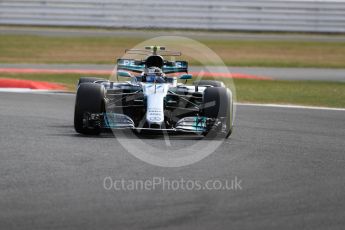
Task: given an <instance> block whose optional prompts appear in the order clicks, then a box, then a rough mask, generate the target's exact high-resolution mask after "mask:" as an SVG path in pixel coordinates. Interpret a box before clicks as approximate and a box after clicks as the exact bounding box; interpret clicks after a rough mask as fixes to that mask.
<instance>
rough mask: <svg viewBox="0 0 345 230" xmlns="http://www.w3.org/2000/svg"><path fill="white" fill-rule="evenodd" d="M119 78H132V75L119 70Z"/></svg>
mask: <svg viewBox="0 0 345 230" xmlns="http://www.w3.org/2000/svg"><path fill="white" fill-rule="evenodd" d="M117 76H118V77H132V74H130V73H129V72H127V71H122V70H118V71H117Z"/></svg>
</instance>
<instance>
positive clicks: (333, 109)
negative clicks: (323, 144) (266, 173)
mask: <svg viewBox="0 0 345 230" xmlns="http://www.w3.org/2000/svg"><path fill="white" fill-rule="evenodd" d="M0 92H11V93H37V94H59V95H74V93H71V92H63V91H50V90H39V89H26V88H0ZM235 104H236V105H239V106H255V107H272V108H274V107H275V108H290V109H313V110H331V111H345V108H330V107H317V106H303V105H279V104H255V103H235Z"/></svg>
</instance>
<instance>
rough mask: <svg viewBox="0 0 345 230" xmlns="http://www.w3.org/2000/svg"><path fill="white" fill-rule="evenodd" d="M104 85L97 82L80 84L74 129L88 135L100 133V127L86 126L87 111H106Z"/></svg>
mask: <svg viewBox="0 0 345 230" xmlns="http://www.w3.org/2000/svg"><path fill="white" fill-rule="evenodd" d="M104 98H105V89H104V86H102V85H100V84H97V83H82V84H80V85H79V87H78V90H77V95H76V101H75V110H74V129H75V131H77V132H78V133H81V134H86V135H98V134H100V132H101V129H100V128H89V127H84V122H83V119H84V114H85V113H102V112H104Z"/></svg>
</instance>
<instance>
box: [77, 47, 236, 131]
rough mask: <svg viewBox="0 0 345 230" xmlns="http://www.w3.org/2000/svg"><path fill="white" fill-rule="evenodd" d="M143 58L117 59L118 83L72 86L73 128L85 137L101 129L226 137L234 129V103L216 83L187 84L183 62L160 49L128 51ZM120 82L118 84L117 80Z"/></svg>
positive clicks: (82, 80) (83, 81)
mask: <svg viewBox="0 0 345 230" xmlns="http://www.w3.org/2000/svg"><path fill="white" fill-rule="evenodd" d="M125 53H127V54H140V55H143V58H141V59H140V60H137V59H126V58H122V59H118V60H117V69H116V76H117V81H111V80H107V79H101V78H94V77H82V78H80V79H79V81H78V84H77V94H76V101H75V111H74V128H75V130H76V132H78V133H81V134H85V135H98V134H100V133H101V132H102V131H105V130H117V129H131V130H134V131H135V132H139V133H140V132H141V131H148V132H151V131H152V132H157V131H160V132H162V131H163V132H166V133H193V134H197V135H203V136H208V135H210V136H220V137H222V138H223V137H225V138H228V137H229V136H230V134H231V133H232V130H233V98H232V93H231V91H230V89H228V88H226V87H225V85H224V84H223V83H222V82H220V81H213V80H199V81H194V82H193V84H190V85H188V84H187V81H188V80H191V79H192V75H190V74H188V63H187V62H186V61H170V60H167V58H166V57H169V56H170V57H172V56H181V53H180V52H176V51H169V50H167V49H166V48H165V47H159V46H150V47H145V48H144V49H129V50H126V51H125ZM119 78H121V79H123V81H120V80H119Z"/></svg>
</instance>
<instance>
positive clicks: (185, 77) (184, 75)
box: [180, 74, 193, 80]
mask: <svg viewBox="0 0 345 230" xmlns="http://www.w3.org/2000/svg"><path fill="white" fill-rule="evenodd" d="M192 77H193V76H192V75H190V74H183V75H181V76H180V79H181V80H189V79H192Z"/></svg>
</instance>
